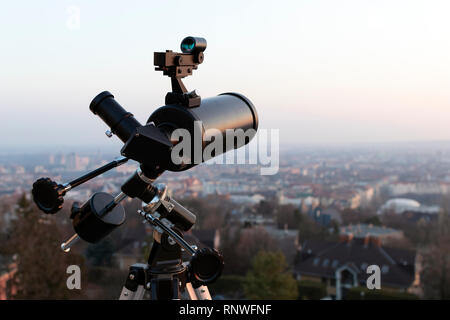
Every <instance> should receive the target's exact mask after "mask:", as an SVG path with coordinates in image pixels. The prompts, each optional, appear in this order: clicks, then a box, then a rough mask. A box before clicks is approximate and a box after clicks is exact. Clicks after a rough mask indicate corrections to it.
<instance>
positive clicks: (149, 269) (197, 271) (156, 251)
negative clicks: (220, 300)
mask: <svg viewBox="0 0 450 320" xmlns="http://www.w3.org/2000/svg"><path fill="white" fill-rule="evenodd" d="M156 189H157V190H158V191H157V194H156V196H155V197H154V198H153V200H152V201H151V202H150V203H149V204H147V205H145V206H144V207H143V209H144V210H139V211H138V212H139V213H140V214H141V215H142V216H143V217H144V218H145V219H146V221H148V222H150V223H151V224H152V225H153V226H154V231H153V240H154V241H153V245H152V249H151V251H150V255H149V258H148V262H147V264H142V263H136V264H133V265H132V266H130V269H129V273H128V276H127V279H126V281H125V285H124V287H123V288H122V292H121V295H120V298H119V300H141V299H143V297H144V295H145V293H146V290H147V291H149V292H150V299H151V300H173V299H175V300H180V299H182V295H183V293H187V296H188V299H190V300H211V295H210V294H209V290H208V287H207V286H206V284H208V283H211V282H214V281H215V280H216V279H217V278H218V277H219V276H220V274H221V272H222V268H223V259H222V256H221V255H220V254H219V253H218V252H217V251H215V250H213V249H210V248H204V249H201V250H198V249H197V248H196V246H191V245H189V244H188V243H187V242H186V241H185V240H184V238H183V233H182V232H181V231H180V229H179V228H177V226H176V224H173V223H172V222H171V221H170V220H169V219H167V218H162V219H161V215H160V214H159V213H158V212H157V210H158V208H159V207H160V205H163V207H164V209H165V210H170V211H171V212H172V209H171V208H173V205H174V204H173V203H172V201H173V200H171V199H170V198H169V197H168V196H167V188H166V186H165V185H162V184H159V185H157V186H156ZM177 204H178V203H177ZM183 250H185V251H187V252H188V253H190V254H191V255H192V256H191V259H190V261H189V262H188V263H183V259H182V256H183Z"/></svg>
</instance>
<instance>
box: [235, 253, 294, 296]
mask: <svg viewBox="0 0 450 320" xmlns="http://www.w3.org/2000/svg"><path fill="white" fill-rule="evenodd" d="M244 292H245V296H246V297H247V298H248V299H259V300H264V299H266V300H267V299H272V300H275V299H276V300H292V299H297V297H298V288H297V281H296V280H295V279H294V277H293V276H292V274H291V273H290V272H289V271H287V263H286V258H285V257H284V255H283V254H282V253H281V252H265V251H260V252H259V253H258V254H257V255H256V256H255V257H254V259H253V263H252V268H251V270H250V271H249V272H248V273H247V275H246V277H245V282H244Z"/></svg>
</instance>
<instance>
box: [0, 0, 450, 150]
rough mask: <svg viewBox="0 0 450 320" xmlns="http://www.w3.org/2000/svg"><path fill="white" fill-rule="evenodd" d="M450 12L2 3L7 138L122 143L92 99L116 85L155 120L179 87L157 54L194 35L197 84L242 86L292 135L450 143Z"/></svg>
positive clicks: (315, 139) (390, 5) (443, 8)
mask: <svg viewBox="0 0 450 320" xmlns="http://www.w3.org/2000/svg"><path fill="white" fill-rule="evenodd" d="M70 6H76V7H77V8H79V9H80V28H79V29H73V28H72V29H71V28H69V27H68V26H67V22H68V19H69V17H70V12H69V10H68V8H69V7H70ZM449 12H450V2H449V1H433V0H426V1H414V0H405V1H399V0H389V1H380V0H378V1H363V0H355V1H343V0H340V1H334V0H330V1H324V0H310V1H117V2H113V1H77V0H72V1H61V0H59V1H43V0H40V1H27V2H26V1H9V2H5V3H3V4H2V10H0V21H1V26H2V27H1V28H0V39H1V41H0V64H1V67H0V98H1V101H0V106H1V111H2V117H1V118H2V122H1V126H0V135H1V142H0V145H1V146H2V148H5V147H8V146H16V147H17V148H21V147H24V146H26V145H34V147H39V146H41V145H46V146H48V145H67V146H68V145H83V144H94V145H102V144H103V145H105V146H112V145H114V144H118V145H120V143H118V142H117V141H118V139H117V138H114V139H107V138H106V136H105V135H104V134H103V132H104V131H105V130H106V125H105V124H104V123H103V122H102V121H101V120H100V119H99V118H97V117H96V116H94V115H93V114H92V113H91V112H90V111H89V108H88V106H89V103H90V101H91V100H92V98H93V97H94V96H95V95H97V94H98V93H99V92H101V91H103V90H109V91H111V92H112V93H113V94H114V95H115V97H116V99H117V100H118V101H119V102H120V103H121V104H122V106H124V107H125V108H126V109H127V110H128V111H130V112H132V113H134V115H135V116H136V118H137V119H138V120H139V121H141V122H142V123H144V122H145V120H146V119H147V117H148V116H149V115H150V114H151V113H152V112H153V110H154V109H155V108H157V107H158V106H161V105H163V103H164V96H165V94H166V92H167V91H168V90H169V89H170V81H169V78H167V77H163V76H162V73H160V72H156V71H154V67H153V52H154V51H163V50H165V49H172V50H179V43H180V41H181V40H182V39H183V38H184V37H185V36H188V35H193V36H202V37H205V38H206V39H207V41H208V48H207V50H206V52H205V62H204V63H203V64H202V65H200V66H199V69H198V70H196V71H195V72H194V76H193V77H190V78H188V79H187V80H186V81H185V83H186V86H187V87H188V89H197V90H198V92H199V93H200V94H201V95H202V96H203V97H208V96H213V95H216V94H219V93H221V92H227V91H236V92H240V93H243V94H244V95H246V96H247V97H249V98H250V99H251V100H252V101H253V103H254V104H255V106H256V108H257V110H258V112H259V117H260V126H261V127H264V128H268V129H270V128H277V129H280V139H281V143H282V144H294V143H298V144H305V143H354V142H387V141H402V140H446V139H450V126H449V124H450V41H449V39H450V19H449V18H448V16H449Z"/></svg>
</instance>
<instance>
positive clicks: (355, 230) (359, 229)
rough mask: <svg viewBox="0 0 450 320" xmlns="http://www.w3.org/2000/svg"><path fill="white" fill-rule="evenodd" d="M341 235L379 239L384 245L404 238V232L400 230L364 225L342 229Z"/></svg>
mask: <svg viewBox="0 0 450 320" xmlns="http://www.w3.org/2000/svg"><path fill="white" fill-rule="evenodd" d="M340 234H341V235H347V236H352V237H354V238H355V239H366V238H368V237H371V238H378V239H380V240H381V242H382V243H385V242H386V241H387V240H391V239H401V238H403V232H402V231H400V230H396V229H392V228H386V227H379V226H374V225H372V224H364V223H360V224H355V225H348V226H344V227H341V229H340Z"/></svg>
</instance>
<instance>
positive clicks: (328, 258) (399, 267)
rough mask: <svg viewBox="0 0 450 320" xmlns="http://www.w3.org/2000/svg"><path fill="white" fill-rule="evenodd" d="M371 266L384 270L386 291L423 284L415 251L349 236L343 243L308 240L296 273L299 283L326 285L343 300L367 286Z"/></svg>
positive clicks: (295, 270)
mask: <svg viewBox="0 0 450 320" xmlns="http://www.w3.org/2000/svg"><path fill="white" fill-rule="evenodd" d="M369 265H378V266H379V267H380V269H381V288H382V289H387V290H395V291H408V292H411V291H413V290H416V289H417V287H418V286H419V284H420V278H419V274H418V272H416V253H415V252H413V251H409V250H403V249H394V248H387V247H382V246H381V240H380V239H377V238H365V239H353V237H352V236H347V235H344V236H342V238H341V241H339V242H328V241H321V240H307V241H305V242H304V243H303V244H302V246H301V250H300V251H299V253H298V257H297V263H296V264H295V267H294V272H295V274H296V276H297V279H299V280H300V279H302V280H303V279H308V280H312V281H320V282H322V283H325V284H326V286H327V293H328V295H329V296H331V297H333V298H336V299H342V298H345V294H346V292H347V290H348V289H350V288H352V287H356V286H363V287H365V286H366V281H367V278H368V276H369V275H368V274H367V273H366V270H367V267H368V266H369Z"/></svg>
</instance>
